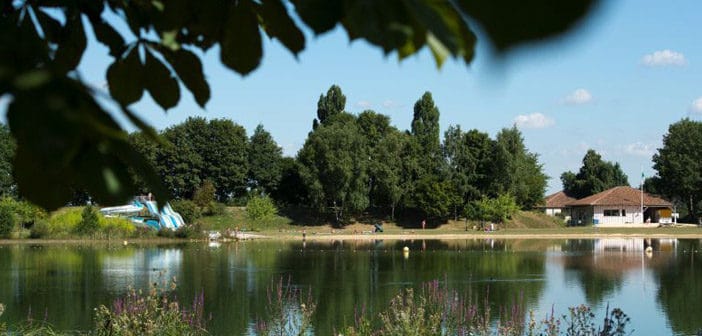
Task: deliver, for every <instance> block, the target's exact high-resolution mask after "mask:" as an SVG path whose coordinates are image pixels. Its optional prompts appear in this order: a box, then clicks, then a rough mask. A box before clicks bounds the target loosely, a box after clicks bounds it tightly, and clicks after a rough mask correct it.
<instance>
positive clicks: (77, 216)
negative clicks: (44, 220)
mask: <svg viewBox="0 0 702 336" xmlns="http://www.w3.org/2000/svg"><path fill="white" fill-rule="evenodd" d="M82 211H83V209H81V208H80V207H68V208H63V209H59V210H57V211H55V212H53V213H52V214H51V216H50V217H49V221H48V226H49V230H48V231H49V234H50V235H51V236H54V237H61V236H64V235H67V234H70V233H71V232H74V231H75V228H76V227H77V226H78V223H80V221H81V220H82Z"/></svg>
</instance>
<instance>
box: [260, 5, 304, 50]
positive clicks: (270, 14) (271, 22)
mask: <svg viewBox="0 0 702 336" xmlns="http://www.w3.org/2000/svg"><path fill="white" fill-rule="evenodd" d="M259 15H260V16H261V19H262V26H263V28H264V29H265V31H266V33H268V35H269V36H270V37H276V38H278V39H280V42H282V43H283V45H285V47H286V48H288V50H290V52H292V53H293V54H295V55H297V54H298V53H300V51H302V50H303V49H305V36H304V35H303V34H302V31H300V29H299V28H298V27H297V25H296V24H295V22H294V21H293V20H292V19H291V18H290V16H289V15H288V11H287V9H286V8H285V5H283V3H282V2H280V0H266V1H264V2H263V4H262V5H261V6H260V11H259Z"/></svg>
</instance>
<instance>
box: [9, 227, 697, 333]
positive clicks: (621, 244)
mask: <svg viewBox="0 0 702 336" xmlns="http://www.w3.org/2000/svg"><path fill="white" fill-rule="evenodd" d="M648 244H650V245H652V247H653V250H654V251H653V253H650V254H647V253H645V252H644V246H645V245H648ZM700 245H701V243H700V241H699V240H652V241H650V242H647V241H645V240H643V239H612V240H453V241H433V240H426V241H422V240H415V241H405V242H402V241H397V242H395V241H372V242H349V241H347V242H333V243H313V242H308V243H306V244H305V245H303V244H302V242H265V241H262V242H243V243H231V244H221V245H217V246H210V245H208V244H204V243H197V244H179V245H165V246H164V245H159V246H154V245H144V246H134V245H129V246H126V247H123V246H119V245H115V246H106V245H101V246H75V245H68V246H65V245H0V302H2V303H4V304H5V305H6V312H5V315H3V316H2V317H1V318H0V322H1V321H10V322H12V321H19V320H22V319H25V318H26V317H27V316H28V315H31V316H32V317H34V318H46V319H48V321H50V322H51V323H53V324H54V325H55V326H56V327H58V328H59V329H62V330H85V329H88V328H90V327H91V325H92V321H91V319H92V315H93V308H94V307H96V306H98V305H100V304H110V303H111V302H112V300H114V299H115V298H116V297H118V296H120V295H123V294H124V293H125V292H126V290H127V288H128V287H130V286H132V287H136V288H147V287H148V285H149V283H153V282H156V281H159V279H163V278H170V277H176V279H177V282H178V289H177V295H178V297H179V298H180V299H181V300H182V301H186V302H188V301H190V300H192V298H193V297H194V296H195V295H196V294H197V293H200V292H204V294H205V311H206V312H209V313H211V314H212V321H211V322H210V324H209V325H210V331H211V333H212V334H214V335H245V334H247V333H249V331H250V330H251V326H252V322H253V321H254V320H255V319H256V318H260V317H264V316H265V312H266V303H267V288H268V287H269V286H270V284H271V282H272V281H277V280H278V279H280V278H281V277H284V278H286V279H287V278H288V277H289V278H290V279H291V282H292V283H293V284H294V285H296V286H301V287H302V288H309V289H311V291H312V293H313V296H314V297H315V298H316V301H317V311H316V313H315V315H314V318H313V319H314V321H313V324H314V330H315V334H316V335H331V334H332V333H333V331H334V328H335V327H336V328H339V327H343V326H345V325H349V324H350V323H352V321H353V316H354V310H355V309H356V308H357V307H365V308H366V310H367V311H369V312H371V313H373V312H377V311H380V310H382V309H383V308H384V307H385V306H386V305H387V303H388V302H389V300H390V299H391V297H392V296H393V295H394V294H396V293H397V292H398V290H399V289H401V288H405V287H415V288H416V287H419V286H421V284H422V283H423V282H426V281H430V280H434V279H439V280H440V281H441V282H442V283H447V285H448V286H449V287H451V288H454V289H457V290H459V291H462V292H466V293H472V294H473V295H478V294H480V296H482V295H484V294H485V293H488V294H487V295H489V299H490V302H491V305H492V307H493V309H494V311H497V310H498V309H499V307H500V306H501V305H504V306H508V305H510V304H511V303H512V302H513V300H514V299H515V298H517V297H520V296H521V295H523V300H524V302H525V304H526V305H527V309H528V310H532V311H534V313H535V315H536V317H537V318H543V317H545V316H546V315H547V314H549V313H550V312H551V310H552V309H553V310H555V312H556V313H557V314H558V315H560V314H562V313H565V312H567V308H568V307H569V306H575V305H578V304H581V303H584V304H587V305H590V306H591V307H593V308H595V309H596V310H597V312H598V317H599V316H602V312H603V311H604V309H605V308H606V306H607V305H608V304H609V305H610V306H611V307H620V308H622V309H623V310H624V312H625V313H627V314H628V315H629V316H630V317H631V319H632V323H631V326H632V327H633V329H635V332H634V334H635V335H694V334H695V333H696V332H697V331H698V330H699V329H700V328H702V260H701V259H702V246H700ZM404 246H408V247H409V248H410V249H411V252H410V255H409V257H408V258H405V257H404V256H403V253H402V248H403V247H404Z"/></svg>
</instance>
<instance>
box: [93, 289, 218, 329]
mask: <svg viewBox="0 0 702 336" xmlns="http://www.w3.org/2000/svg"><path fill="white" fill-rule="evenodd" d="M166 285H168V287H167V286H166ZM175 287H176V286H175V280H173V281H172V282H171V283H170V284H164V285H163V286H162V287H157V286H156V285H152V286H151V287H150V288H149V290H148V292H147V293H146V294H144V293H142V292H141V291H136V290H134V289H131V290H129V292H128V294H127V295H126V296H124V297H122V298H118V299H116V300H115V301H114V302H113V303H112V307H111V308H108V307H106V306H104V305H101V306H100V307H98V308H97V309H95V332H94V333H93V334H94V335H96V336H103V335H186V336H187V335H206V334H207V330H206V329H205V327H206V325H205V324H206V319H205V316H204V301H205V298H204V295H203V294H200V295H198V296H197V297H196V298H195V299H194V300H193V303H192V305H191V306H190V307H186V305H182V304H180V303H179V302H178V301H177V300H176V299H175V295H174V294H171V293H173V291H174V290H175Z"/></svg>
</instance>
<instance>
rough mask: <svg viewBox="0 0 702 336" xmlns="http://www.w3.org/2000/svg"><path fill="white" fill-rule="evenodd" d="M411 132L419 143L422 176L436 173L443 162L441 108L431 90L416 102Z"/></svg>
mask: <svg viewBox="0 0 702 336" xmlns="http://www.w3.org/2000/svg"><path fill="white" fill-rule="evenodd" d="M411 134H412V136H413V137H414V139H415V140H416V141H417V144H418V145H419V147H418V149H419V151H418V152H417V153H416V155H417V159H418V162H419V167H420V177H421V176H424V175H426V174H430V175H431V174H435V173H436V172H437V170H438V168H439V163H440V162H441V159H440V157H441V148H440V139H439V109H438V108H437V107H436V105H434V100H433V99H432V97H431V93H430V92H425V93H424V95H422V98H421V99H419V100H418V101H417V102H416V103H415V104H414V116H413V118H412V130H411Z"/></svg>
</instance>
